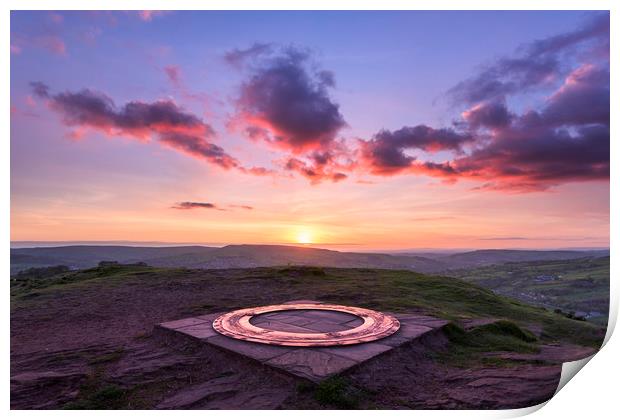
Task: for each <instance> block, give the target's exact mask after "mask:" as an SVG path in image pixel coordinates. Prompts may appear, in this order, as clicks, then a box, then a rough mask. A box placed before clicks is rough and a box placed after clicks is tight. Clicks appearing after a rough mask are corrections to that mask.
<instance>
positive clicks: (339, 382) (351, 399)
mask: <svg viewBox="0 0 620 420" xmlns="http://www.w3.org/2000/svg"><path fill="white" fill-rule="evenodd" d="M362 395H363V392H362V391H361V390H360V389H358V388H356V387H355V386H353V385H352V384H351V383H349V382H348V381H347V380H346V379H344V378H343V377H341V376H334V377H332V378H329V379H326V380H325V381H323V382H321V383H320V384H319V385H318V386H317V387H316V389H315V391H314V399H315V400H316V401H317V402H319V403H320V404H322V405H329V406H334V407H336V408H341V409H348V410H351V409H356V408H357V407H358V406H359V403H360V401H361V397H362Z"/></svg>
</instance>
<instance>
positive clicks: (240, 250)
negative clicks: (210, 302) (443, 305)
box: [11, 245, 448, 273]
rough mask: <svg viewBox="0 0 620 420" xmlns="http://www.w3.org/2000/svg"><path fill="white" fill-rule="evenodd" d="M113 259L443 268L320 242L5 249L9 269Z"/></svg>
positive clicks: (196, 264) (198, 264) (199, 264)
mask: <svg viewBox="0 0 620 420" xmlns="http://www.w3.org/2000/svg"><path fill="white" fill-rule="evenodd" d="M102 260H110V261H118V262H119V263H124V264H127V263H135V262H145V263H147V264H148V265H150V266H153V267H185V268H252V267H269V266H282V265H289V264H291V265H319V266H329V267H341V268H356V267H358V268H394V269H407V270H413V271H419V272H435V271H440V270H442V269H446V268H448V267H447V266H445V265H444V264H443V263H441V262H440V261H436V260H433V259H430V258H424V257H418V256H405V255H403V256H397V255H390V254H371V253H362V252H338V251H331V250H327V249H320V248H310V247H297V246H280V245H229V246H225V247H222V248H211V247H203V246H179V247H157V248H155V247H131V246H87V245H80V246H65V247H46V248H19V249H12V250H11V272H12V273H15V272H17V271H19V270H22V269H25V268H28V267H29V265H28V264H32V265H30V266H31V267H34V266H36V267H40V266H42V264H41V262H42V261H45V262H46V263H47V264H48V265H68V266H70V267H72V268H80V269H81V268H89V267H94V266H96V265H97V264H98V263H99V261H102Z"/></svg>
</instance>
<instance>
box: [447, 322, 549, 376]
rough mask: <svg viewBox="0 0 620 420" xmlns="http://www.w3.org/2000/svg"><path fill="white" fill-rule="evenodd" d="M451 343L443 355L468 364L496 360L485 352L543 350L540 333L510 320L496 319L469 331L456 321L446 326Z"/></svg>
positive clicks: (459, 364) (460, 364)
mask: <svg viewBox="0 0 620 420" xmlns="http://www.w3.org/2000/svg"><path fill="white" fill-rule="evenodd" d="M443 332H444V334H445V335H446V336H447V337H448V339H449V340H450V346H449V347H448V349H447V350H446V351H445V352H442V353H441V354H439V358H440V359H441V360H443V361H444V362H446V363H449V364H453V365H457V366H467V365H471V364H476V363H482V364H487V363H489V362H493V361H492V360H489V359H488V358H485V357H484V356H483V354H484V353H487V352H494V351H506V352H516V353H536V352H538V351H539V348H538V345H537V344H536V341H537V339H536V336H535V335H534V334H532V333H531V332H530V331H528V330H526V329H524V328H520V327H519V326H518V325H517V324H515V323H513V322H510V321H505V320H502V321H496V322H493V323H490V324H486V325H481V326H479V327H476V328H473V329H471V330H469V331H465V330H464V329H462V328H461V327H459V326H458V325H456V324H454V323H449V324H447V325H446V326H444V327H443Z"/></svg>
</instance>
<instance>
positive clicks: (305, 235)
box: [297, 230, 312, 244]
mask: <svg viewBox="0 0 620 420" xmlns="http://www.w3.org/2000/svg"><path fill="white" fill-rule="evenodd" d="M297 242H298V243H300V244H311V243H312V234H311V233H310V232H309V231H307V230H302V231H301V232H299V233H298V234H297Z"/></svg>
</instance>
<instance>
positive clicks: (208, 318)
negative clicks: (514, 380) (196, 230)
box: [156, 301, 448, 382]
mask: <svg viewBox="0 0 620 420" xmlns="http://www.w3.org/2000/svg"><path fill="white" fill-rule="evenodd" d="M285 303H287V304H288V303H321V302H316V301H292V302H285ZM221 314H222V313H212V314H206V315H201V316H196V317H192V318H185V319H180V320H177V321H171V322H165V323H163V324H159V325H158V326H157V327H156V329H157V332H158V334H164V335H165V336H166V337H167V338H170V339H172V340H174V338H175V337H177V338H181V337H182V338H185V339H190V340H192V341H195V342H197V343H201V344H204V345H207V346H214V347H217V348H220V349H223V350H225V351H229V352H232V353H235V354H238V355H240V356H242V357H247V358H249V359H252V360H254V361H256V362H259V363H261V364H263V365H266V366H270V367H272V368H274V369H278V370H280V371H283V372H286V373H288V374H291V375H294V376H297V377H301V378H305V379H308V380H310V381H313V382H320V381H322V380H325V379H327V378H329V377H330V376H333V375H336V374H339V373H342V372H344V371H346V370H347V369H350V368H352V367H354V366H356V365H359V364H362V363H364V362H366V361H368V360H370V359H372V358H374V357H377V356H379V355H381V354H384V353H386V352H389V351H391V350H393V349H394V348H396V347H399V346H401V345H403V344H405V343H408V342H411V341H414V340H416V339H418V338H419V337H421V336H422V335H424V334H427V333H429V332H430V331H433V330H435V329H438V328H441V327H442V326H444V325H445V324H447V323H448V321H445V320H442V319H438V318H433V317H429V316H424V315H412V314H392V315H394V316H396V318H398V320H399V321H400V329H399V330H398V331H397V332H396V333H394V334H393V335H391V336H389V337H386V338H383V339H380V340H377V341H373V342H370V343H362V344H353V345H348V346H334V347H306V348H299V347H297V348H296V347H285V346H274V345H269V344H260V343H253V342H248V341H241V340H236V339H234V338H229V337H226V336H223V335H221V334H219V333H217V332H216V331H215V330H214V329H213V326H212V323H213V321H214V320H215V319H216V318H217V317H218V316H220V315H221ZM251 323H252V324H254V325H256V326H259V327H262V328H269V329H274V330H279V331H290V332H300V333H313V332H331V331H343V330H347V329H350V328H354V327H356V326H358V325H360V324H361V323H362V320H361V319H360V318H357V317H355V316H353V315H349V314H344V313H339V312H331V311H316V310H310V311H301V310H295V311H284V312H275V313H268V314H264V315H258V316H256V317H253V318H252V319H251Z"/></svg>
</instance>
